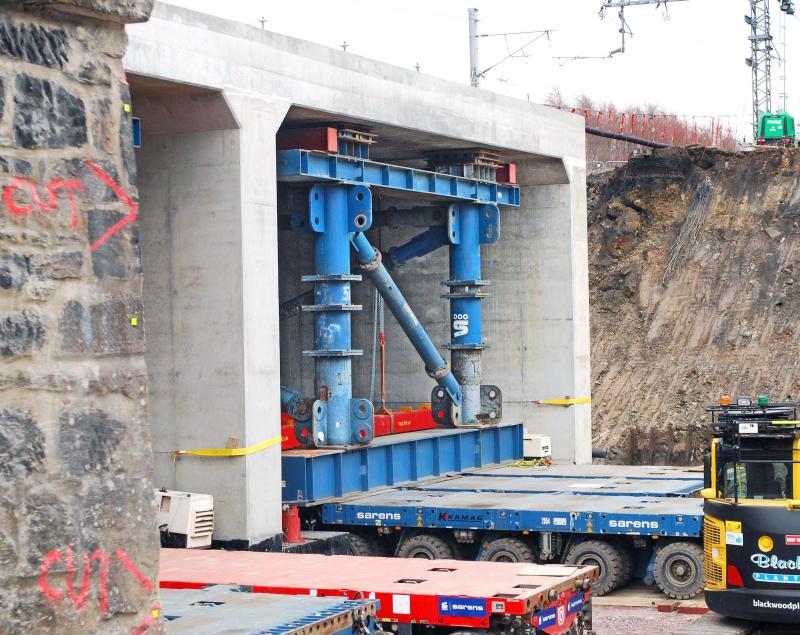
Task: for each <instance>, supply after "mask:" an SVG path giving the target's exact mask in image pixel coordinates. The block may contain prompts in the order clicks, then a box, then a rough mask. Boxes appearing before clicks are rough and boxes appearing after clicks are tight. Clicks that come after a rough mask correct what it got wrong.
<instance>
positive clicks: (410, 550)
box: [397, 534, 455, 560]
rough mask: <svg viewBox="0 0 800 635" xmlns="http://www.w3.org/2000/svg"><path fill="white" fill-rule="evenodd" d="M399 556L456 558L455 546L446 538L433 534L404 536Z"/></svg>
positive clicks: (439, 558) (432, 558)
mask: <svg viewBox="0 0 800 635" xmlns="http://www.w3.org/2000/svg"><path fill="white" fill-rule="evenodd" d="M397 556H398V557H399V558H425V559H426V560H455V554H454V553H453V547H451V546H450V544H449V543H448V542H447V541H446V540H445V539H444V538H440V537H439V536H433V535H431V534H417V535H415V536H409V537H407V538H404V539H403V541H402V542H401V543H400V546H399V547H398V548H397Z"/></svg>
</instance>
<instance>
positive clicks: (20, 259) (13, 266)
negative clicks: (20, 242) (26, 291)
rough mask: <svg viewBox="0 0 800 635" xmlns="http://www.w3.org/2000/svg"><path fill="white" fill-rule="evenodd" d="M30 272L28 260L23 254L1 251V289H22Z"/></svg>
mask: <svg viewBox="0 0 800 635" xmlns="http://www.w3.org/2000/svg"><path fill="white" fill-rule="evenodd" d="M29 274H30V270H29V267H28V259H27V258H26V257H25V256H23V255H22V254H18V253H12V252H9V251H6V250H2V251H0V289H14V290H15V291H19V290H20V289H22V287H23V285H24V284H25V281H26V280H27V279H28V275H29Z"/></svg>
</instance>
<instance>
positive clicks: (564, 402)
mask: <svg viewBox="0 0 800 635" xmlns="http://www.w3.org/2000/svg"><path fill="white" fill-rule="evenodd" d="M591 402H592V398H591V397H576V398H575V399H539V400H537V401H534V402H533V403H535V404H537V405H545V404H546V405H548V406H573V405H575V404H576V403H591Z"/></svg>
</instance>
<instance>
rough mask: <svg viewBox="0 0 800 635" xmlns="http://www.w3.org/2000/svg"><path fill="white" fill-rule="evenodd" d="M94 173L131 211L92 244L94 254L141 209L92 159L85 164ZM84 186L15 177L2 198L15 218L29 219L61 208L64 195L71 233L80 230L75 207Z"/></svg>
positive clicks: (135, 216) (69, 181)
mask: <svg viewBox="0 0 800 635" xmlns="http://www.w3.org/2000/svg"><path fill="white" fill-rule="evenodd" d="M85 163H86V165H87V166H88V168H89V169H90V170H91V171H92V173H93V174H94V175H95V176H96V177H97V178H98V179H99V180H100V181H101V182H102V183H103V184H104V185H105V186H106V187H107V188H108V189H110V190H111V191H112V192H114V195H115V196H116V197H117V199H119V200H120V201H122V202H123V203H124V204H125V206H126V207H127V208H128V213H127V214H126V215H125V216H123V217H122V218H121V219H120V220H118V221H117V222H116V223H114V224H113V225H112V226H111V227H109V228H108V229H107V230H106V231H105V232H104V233H103V235H102V236H100V237H99V238H98V239H97V240H95V241H94V242H93V243H91V244H90V245H89V248H90V249H91V250H92V251H94V250H95V249H97V248H98V247H100V246H101V245H103V244H104V243H105V242H106V241H107V240H108V239H109V238H111V237H112V236H113V235H114V234H116V233H117V232H118V231H120V230H121V229H122V228H123V227H125V226H126V225H130V224H131V223H133V222H134V221H136V219H137V218H138V217H139V207H138V205H137V204H136V203H135V202H134V201H133V199H132V198H131V197H130V196H129V195H128V194H127V192H125V190H123V189H122V187H121V186H120V185H119V184H118V183H117V182H116V181H115V180H114V179H113V178H112V177H111V176H110V175H109V174H108V173H107V172H106V171H105V170H103V168H101V167H100V166H99V165H97V164H96V163H95V162H94V161H91V160H90V159H86V161H85ZM83 189H84V185H83V183H81V182H80V181H76V180H74V179H70V180H67V179H62V178H60V177H59V178H55V179H53V180H52V181H50V182H49V183H47V184H46V185H41V186H40V185H37V183H36V182H35V181H34V180H33V179H30V178H27V177H22V176H15V177H14V178H13V179H11V182H10V183H9V184H8V185H6V186H5V187H4V188H3V194H2V199H3V202H4V203H5V207H6V210H7V211H8V213H9V214H12V215H14V216H27V215H28V214H30V213H31V212H33V211H36V210H38V211H39V212H41V213H43V214H44V213H46V212H51V211H53V210H55V209H56V208H57V207H58V205H59V201H60V198H59V196H60V195H62V194H63V195H64V196H66V198H67V201H68V202H69V210H70V223H71V226H72V231H77V229H78V209H77V207H76V206H75V193H76V192H78V191H80V190H83Z"/></svg>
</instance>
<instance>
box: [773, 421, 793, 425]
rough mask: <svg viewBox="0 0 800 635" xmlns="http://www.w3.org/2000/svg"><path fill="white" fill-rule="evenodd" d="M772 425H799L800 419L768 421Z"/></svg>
mask: <svg viewBox="0 0 800 635" xmlns="http://www.w3.org/2000/svg"><path fill="white" fill-rule="evenodd" d="M770 423H771V424H772V425H774V426H800V421H770Z"/></svg>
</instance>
